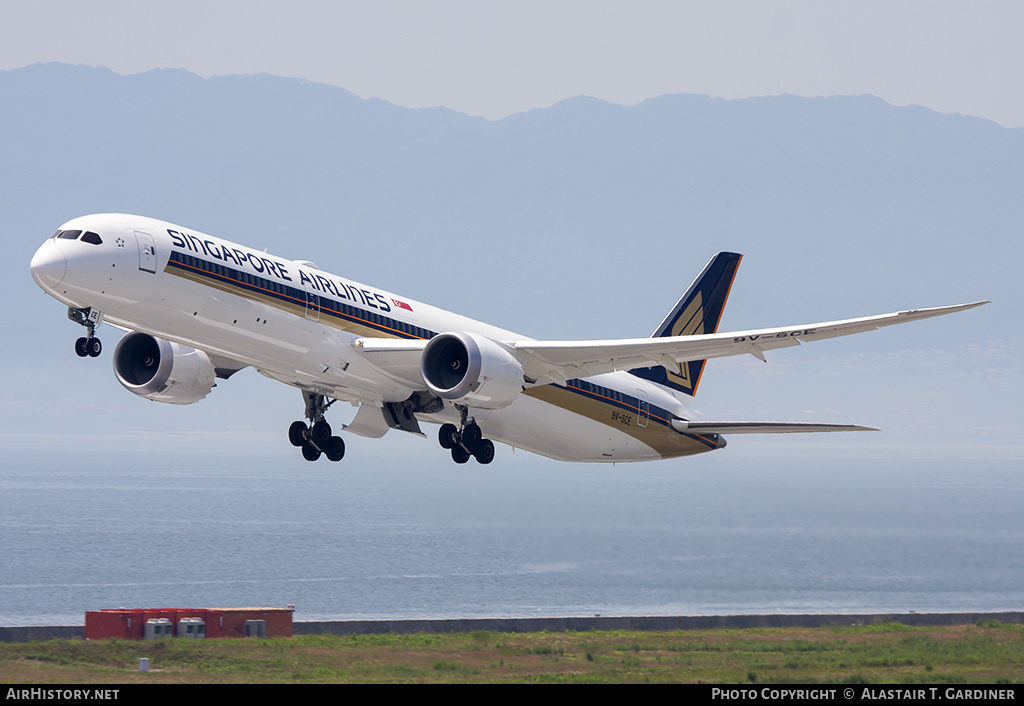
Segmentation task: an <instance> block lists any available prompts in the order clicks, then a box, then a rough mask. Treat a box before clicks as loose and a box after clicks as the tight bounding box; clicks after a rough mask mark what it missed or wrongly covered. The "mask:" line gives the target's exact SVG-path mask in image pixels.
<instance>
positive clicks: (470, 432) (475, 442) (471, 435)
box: [462, 422, 484, 453]
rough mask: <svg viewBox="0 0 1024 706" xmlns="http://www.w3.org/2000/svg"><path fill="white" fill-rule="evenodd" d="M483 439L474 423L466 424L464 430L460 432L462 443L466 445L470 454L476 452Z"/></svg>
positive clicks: (481, 433)
mask: <svg viewBox="0 0 1024 706" xmlns="http://www.w3.org/2000/svg"><path fill="white" fill-rule="evenodd" d="M483 438H484V435H483V432H482V431H480V427H479V425H477V424H476V423H475V422H473V423H470V424H467V425H466V428H465V429H463V430H462V443H463V444H465V445H466V448H467V449H469V452H470V453H473V452H474V451H476V447H477V446H479V445H480V441H481V439H483Z"/></svg>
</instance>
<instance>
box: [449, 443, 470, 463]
mask: <svg viewBox="0 0 1024 706" xmlns="http://www.w3.org/2000/svg"><path fill="white" fill-rule="evenodd" d="M452 460H453V461H455V463H466V462H467V461H468V460H469V452H468V451H466V450H465V449H464V448H462V446H461V445H459V446H453V447H452Z"/></svg>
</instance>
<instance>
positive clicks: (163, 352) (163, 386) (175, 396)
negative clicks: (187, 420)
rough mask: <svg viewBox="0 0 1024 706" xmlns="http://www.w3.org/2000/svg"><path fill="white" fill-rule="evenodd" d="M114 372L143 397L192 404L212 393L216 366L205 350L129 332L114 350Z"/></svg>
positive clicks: (126, 386) (121, 380)
mask: <svg viewBox="0 0 1024 706" xmlns="http://www.w3.org/2000/svg"><path fill="white" fill-rule="evenodd" d="M114 374H115V375H117V379H118V381H119V382H120V383H121V384H122V385H124V386H125V388H127V389H128V390H130V391H131V392H134V393H135V394H136V395H139V396H140V397H145V398H146V399H149V400H156V401H157V402H167V403H170V404H192V403H193V402H198V401H199V400H201V399H203V398H204V397H206V395H208V394H209V393H210V390H212V389H213V384H214V377H215V373H214V366H213V361H211V360H210V356H208V355H206V353H204V352H203V351H197V350H195V349H194V348H189V347H188V346H183V345H180V344H178V343H171V342H170V341H165V340H163V339H160V338H154V337H153V336H150V335H149V334H146V333H138V332H135V333H129V334H128V335H127V336H125V337H124V338H122V339H121V341H120V342H119V343H118V344H117V348H116V349H115V350H114Z"/></svg>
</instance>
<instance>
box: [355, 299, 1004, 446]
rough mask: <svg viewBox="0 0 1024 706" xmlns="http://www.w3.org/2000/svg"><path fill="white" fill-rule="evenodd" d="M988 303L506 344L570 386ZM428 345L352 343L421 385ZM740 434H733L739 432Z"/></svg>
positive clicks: (535, 380) (543, 380)
mask: <svg viewBox="0 0 1024 706" xmlns="http://www.w3.org/2000/svg"><path fill="white" fill-rule="evenodd" d="M988 303H989V302H987V301H981V302H973V303H971V304H959V305H956V306H942V307H935V308H931V309H911V310H908V311H897V312H894V313H892V314H880V315H878V316H865V317H862V318H858V319H844V320H842V321H826V322H823V323H817V324H798V325H796V326H783V327H779V328H765V329H757V330H753V331H732V332H725V333H712V334H704V335H695V336H670V337H662V338H627V339H617V340H607V341H531V340H522V341H502V342H500V343H501V345H502V347H504V348H506V349H507V350H509V351H510V352H511V353H512V354H513V355H514V356H515V358H516V359H517V360H518V361H519V363H520V365H522V366H523V371H524V372H525V373H526V377H527V382H528V383H529V384H535V385H541V384H548V383H552V382H553V383H556V384H559V385H565V383H566V382H567V381H568V380H570V379H572V378H582V377H592V376H594V375H600V374H602V373H610V372H613V371H616V370H632V369H634V368H641V367H645V366H651V365H661V366H664V367H666V368H675V367H676V366H678V365H679V364H680V363H685V362H686V361H690V360H703V359H706V358H722V357H726V356H731V355H744V354H750V355H752V356H754V357H756V358H758V359H760V360H765V357H764V352H765V351H768V350H773V349H775V348H787V347H789V346H797V345H800V344H801V343H809V342H811V341H820V340H823V339H826V338H836V337H838V336H848V335H850V334H854V333H862V332H864V331H873V330H874V329H877V328H882V327H883V326H894V325H896V324H905V323H909V322H911V321H919V320H921V319H930V318H932V317H933V316H944V315H945V314H952V313H955V312H958V311H966V310H967V309H973V308H975V307H978V306H982V305H983V304H988ZM427 343H428V341H425V340H415V341H412V340H396V339H391V338H360V339H358V340H356V341H355V343H354V344H353V345H354V347H355V348H356V349H357V350H358V351H359V352H360V353H362V355H363V356H364V357H366V358H367V359H368V360H369V361H370V362H371V363H373V364H374V365H375V366H377V367H378V368H380V369H381V370H384V371H388V372H390V373H391V374H392V375H397V376H398V377H400V378H402V379H405V380H408V381H409V382H412V383H416V382H421V381H420V380H419V372H418V371H419V368H418V365H419V358H420V355H421V354H422V352H423V348H424V347H425V346H426V344H427ZM737 431H738V430H737V429H733V430H732V432H733V433H736V432H737Z"/></svg>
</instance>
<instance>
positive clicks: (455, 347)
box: [420, 331, 523, 409]
mask: <svg viewBox="0 0 1024 706" xmlns="http://www.w3.org/2000/svg"><path fill="white" fill-rule="evenodd" d="M420 375H422V376H423V381H424V382H426V383H427V387H428V388H429V389H430V391H431V392H433V393H434V394H435V395H437V396H438V397H440V398H442V399H445V400H450V401H452V402H458V403H459V404H464V405H468V406H471V407H478V408H480V409H500V408H502V407H506V406H508V405H510V404H512V400H514V399H515V398H516V397H517V396H518V395H519V393H520V392H522V391H523V366H522V365H520V364H519V361H518V360H516V358H515V356H513V355H512V354H511V353H510V352H509V351H508V350H507V349H505V348H504V347H503V346H502V345H500V344H499V343H497V342H495V341H493V340H491V339H490V338H487V337H486V336H481V335H480V334H478V333H469V332H465V331H459V332H453V333H442V334H439V335H437V336H434V338H432V339H430V342H429V343H427V345H426V347H425V348H424V349H423V355H422V357H421V358H420Z"/></svg>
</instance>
